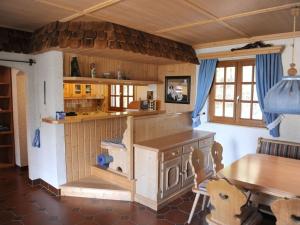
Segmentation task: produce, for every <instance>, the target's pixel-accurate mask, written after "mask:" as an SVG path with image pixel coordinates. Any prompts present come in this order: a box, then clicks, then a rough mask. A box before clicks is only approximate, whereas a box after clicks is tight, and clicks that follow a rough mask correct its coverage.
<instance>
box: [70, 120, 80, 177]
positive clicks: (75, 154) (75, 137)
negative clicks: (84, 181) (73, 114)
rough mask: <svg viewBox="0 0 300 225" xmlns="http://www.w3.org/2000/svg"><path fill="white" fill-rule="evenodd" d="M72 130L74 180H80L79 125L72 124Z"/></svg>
mask: <svg viewBox="0 0 300 225" xmlns="http://www.w3.org/2000/svg"><path fill="white" fill-rule="evenodd" d="M71 129H72V142H71V145H72V153H71V154H72V180H78V179H79V163H78V162H79V161H78V123H72V124H71Z"/></svg>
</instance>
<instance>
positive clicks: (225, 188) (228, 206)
mask: <svg viewBox="0 0 300 225" xmlns="http://www.w3.org/2000/svg"><path fill="white" fill-rule="evenodd" d="M207 192H208V193H209V196H210V201H211V205H212V210H211V220H213V221H215V222H216V223H217V224H228V225H240V224H241V218H239V217H238V216H239V215H241V213H242V211H241V207H242V206H244V205H246V203H247V196H246V194H245V193H243V192H242V191H241V190H239V189H238V188H237V187H235V186H234V185H231V184H229V183H228V182H227V181H226V180H225V179H219V180H211V181H209V182H208V185H207Z"/></svg>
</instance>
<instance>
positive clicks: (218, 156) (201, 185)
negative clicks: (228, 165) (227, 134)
mask: <svg viewBox="0 0 300 225" xmlns="http://www.w3.org/2000/svg"><path fill="white" fill-rule="evenodd" d="M222 153H223V148H222V145H221V144H219V143H218V142H215V143H214V145H213V147H212V149H211V152H210V153H209V154H208V155H207V156H206V157H207V159H206V160H203V155H201V150H194V151H193V155H192V163H193V170H194V173H195V179H194V183H195V186H194V188H193V189H192V191H193V192H194V193H195V194H196V196H195V200H194V203H193V206H192V210H191V212H190V216H189V219H188V224H190V223H191V221H192V218H193V215H194V212H195V209H196V207H197V204H198V201H199V198H200V195H203V201H202V208H201V210H202V211H203V210H204V208H205V205H206V201H207V198H209V195H208V193H207V190H206V186H207V183H208V181H209V179H210V178H212V177H216V174H217V172H218V171H219V170H221V169H223V168H224V165H223V164H222V159H223V157H222ZM201 159H202V160H201ZM200 161H202V162H205V161H206V164H207V165H206V168H205V169H203V165H201V163H200ZM208 205H209V201H208V202H207V205H206V207H208Z"/></svg>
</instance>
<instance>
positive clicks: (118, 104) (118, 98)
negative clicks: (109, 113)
mask: <svg viewBox="0 0 300 225" xmlns="http://www.w3.org/2000/svg"><path fill="white" fill-rule="evenodd" d="M120 100H121V99H120V97H119V96H118V97H116V107H120V105H121V102H120Z"/></svg>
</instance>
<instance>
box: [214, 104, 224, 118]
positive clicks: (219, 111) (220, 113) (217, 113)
mask: <svg viewBox="0 0 300 225" xmlns="http://www.w3.org/2000/svg"><path fill="white" fill-rule="evenodd" d="M215 116H223V102H215Z"/></svg>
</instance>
